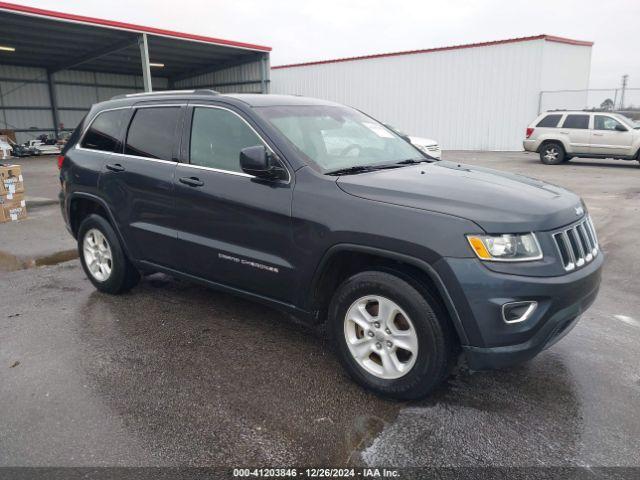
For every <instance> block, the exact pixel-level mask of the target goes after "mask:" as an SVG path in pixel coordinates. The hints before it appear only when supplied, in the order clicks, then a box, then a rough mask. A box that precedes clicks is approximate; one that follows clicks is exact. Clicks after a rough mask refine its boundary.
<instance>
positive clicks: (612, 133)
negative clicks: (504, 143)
mask: <svg viewBox="0 0 640 480" xmlns="http://www.w3.org/2000/svg"><path fill="white" fill-rule="evenodd" d="M523 145H524V149H525V150H526V151H528V152H536V153H539V154H540V160H541V161H542V163H545V164H547V165H558V164H560V163H562V162H565V161H567V160H570V159H571V158H573V157H587V158H615V159H620V160H639V161H640V156H639V155H640V124H638V123H636V122H634V121H633V120H631V119H630V118H628V117H625V116H624V115H620V114H618V113H611V112H591V111H550V112H546V113H543V114H541V115H539V116H538V117H537V118H536V119H535V120H534V121H533V123H531V125H529V126H528V127H527V131H526V138H525V140H524V142H523Z"/></svg>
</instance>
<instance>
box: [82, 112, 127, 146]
mask: <svg viewBox="0 0 640 480" xmlns="http://www.w3.org/2000/svg"><path fill="white" fill-rule="evenodd" d="M126 118H127V109H119V110H108V111H106V112H101V113H99V114H98V115H97V116H96V117H95V118H94V119H93V121H92V122H91V126H89V129H88V130H87V132H86V133H85V134H84V137H83V138H82V143H81V144H80V146H81V147H82V148H87V149H89V150H100V151H102V152H120V151H121V150H122V142H121V140H120V139H121V137H122V130H123V126H124V122H125V121H126ZM74 133H75V132H74ZM69 143H71V142H69Z"/></svg>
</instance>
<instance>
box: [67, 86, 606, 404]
mask: <svg viewBox="0 0 640 480" xmlns="http://www.w3.org/2000/svg"><path fill="white" fill-rule="evenodd" d="M59 163H60V168H61V171H60V179H61V184H62V192H61V197H60V198H61V206H62V211H63V214H64V217H65V219H66V222H67V224H68V228H69V230H70V232H71V234H72V235H73V236H74V237H75V238H76V239H77V241H78V249H79V252H80V258H81V261H82V266H83V268H84V270H85V272H86V274H87V276H88V278H89V280H91V282H93V284H94V285H95V286H96V288H98V289H99V290H101V291H103V292H107V293H120V292H123V291H126V290H128V289H131V288H132V287H133V286H134V285H135V284H136V283H137V281H138V279H139V278H140V274H144V273H150V272H165V273H168V274H171V275H174V276H176V277H181V278H185V279H188V280H191V281H195V282H200V283H202V284H205V285H209V286H211V287H213V288H218V289H222V290H225V291H227V292H232V293H234V294H238V295H242V296H244V297H248V298H251V299H254V300H256V301H258V302H263V303H266V304H268V305H271V306H274V307H276V308H279V309H281V310H283V311H285V312H288V313H290V314H293V315H295V316H296V317H298V318H300V319H303V320H305V321H307V322H310V323H313V324H319V323H326V324H327V327H328V328H327V330H328V331H329V332H330V334H331V336H332V339H333V342H334V344H335V346H336V351H337V354H338V356H339V358H340V360H341V362H342V364H343V365H344V367H345V368H346V370H347V371H348V372H349V373H350V374H351V376H352V377H353V378H354V379H355V380H356V381H358V382H359V383H360V384H362V385H364V386H366V387H368V388H370V389H372V390H374V391H375V392H378V393H380V394H383V395H387V396H391V397H396V398H403V399H408V398H416V397H420V396H424V395H426V394H427V393H429V392H430V391H432V390H433V389H434V388H435V387H436V386H437V385H439V384H440V383H441V381H442V380H443V379H444V378H445V377H446V375H447V373H448V371H449V369H450V367H451V365H452V363H453V362H454V359H455V358H456V356H457V355H458V354H459V353H461V352H462V353H464V355H465V356H466V358H467V360H468V363H469V365H470V367H471V368H472V369H485V368H498V367H502V366H506V365H511V364H514V363H518V362H522V361H526V360H528V359H531V358H532V357H533V356H535V355H536V354H537V353H538V352H540V351H541V350H543V349H545V348H547V347H549V346H550V345H551V344H553V343H554V342H556V341H557V340H558V339H559V338H561V337H562V336H563V335H564V334H566V333H567V332H568V331H569V330H570V329H571V328H572V327H573V326H574V325H575V323H576V322H577V320H578V318H579V316H580V315H581V314H582V313H583V312H584V311H585V310H586V309H587V308H588V307H589V306H590V305H591V303H592V302H593V301H594V299H595V297H596V294H597V292H598V287H599V284H600V273H601V267H602V263H603V255H602V252H601V251H600V248H599V245H598V240H597V237H596V232H595V229H594V226H593V223H592V222H591V219H590V217H589V215H588V213H587V211H586V207H585V205H584V203H583V202H582V201H581V200H580V198H579V197H578V196H576V195H575V194H573V193H571V192H569V191H567V190H564V189H562V188H559V187H556V186H553V185H549V184H546V183H543V182H540V181H537V180H532V179H529V178H525V177H521V176H517V175H510V174H505V173H501V172H497V171H493V170H488V169H483V168H477V167H473V166H469V165H461V164H458V163H455V162H446V161H435V159H433V158H430V157H429V156H428V155H426V154H424V153H423V152H421V151H420V150H418V149H416V148H415V147H413V146H412V145H411V144H410V143H409V142H407V141H406V140H405V139H403V138H402V137H400V136H399V135H398V134H397V133H395V132H394V131H392V130H390V129H388V128H386V127H385V126H384V125H383V124H381V123H379V122H378V121H376V120H374V119H372V118H371V117H369V116H367V115H365V114H363V113H361V112H359V111H357V110H354V109H351V108H348V107H345V106H343V105H338V104H335V103H330V102H326V101H320V100H315V99H310V98H302V97H295V96H277V95H219V94H217V93H216V92H213V91H209V90H206V91H182V92H161V93H155V94H136V95H129V96H123V97H118V98H115V99H113V100H111V101H108V102H104V103H101V104H98V105H95V106H94V107H93V108H92V109H91V111H90V112H89V114H88V115H87V117H86V118H85V119H84V120H83V121H82V123H81V124H80V126H79V127H78V128H77V129H76V131H75V132H74V134H73V136H72V138H71V139H70V141H69V142H68V144H67V147H66V149H65V151H64V154H63V155H62V156H61V158H60V161H59ZM131 301H135V297H132V298H131Z"/></svg>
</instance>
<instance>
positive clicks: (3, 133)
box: [0, 130, 18, 143]
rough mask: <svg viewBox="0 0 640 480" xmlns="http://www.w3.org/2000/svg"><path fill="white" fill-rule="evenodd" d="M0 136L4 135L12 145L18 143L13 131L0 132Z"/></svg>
mask: <svg viewBox="0 0 640 480" xmlns="http://www.w3.org/2000/svg"><path fill="white" fill-rule="evenodd" d="M0 135H6V136H7V137H8V138H9V139H10V140H11V141H12V142H13V143H18V141H17V140H16V132H15V131H13V130H0Z"/></svg>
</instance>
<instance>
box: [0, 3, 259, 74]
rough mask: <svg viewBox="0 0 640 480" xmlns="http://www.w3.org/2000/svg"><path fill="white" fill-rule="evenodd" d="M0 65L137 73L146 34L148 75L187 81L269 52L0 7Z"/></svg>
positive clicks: (196, 37)
mask: <svg viewBox="0 0 640 480" xmlns="http://www.w3.org/2000/svg"><path fill="white" fill-rule="evenodd" d="M0 25H2V27H1V28H0V45H3V46H10V47H13V48H15V52H5V51H0V63H2V64H7V65H21V66H31V67H43V68H47V69H48V70H51V71H57V70H66V69H74V70H88V71H96V72H111V73H126V74H139V73H140V50H139V47H138V44H137V39H138V37H139V36H140V34H142V33H145V34H147V38H148V43H149V56H150V61H151V62H154V63H162V64H164V67H163V68H153V69H152V73H153V76H158V77H174V78H177V77H179V78H187V77H188V76H190V75H191V76H193V75H197V74H199V73H200V72H201V71H205V70H206V69H208V68H210V67H211V66H212V65H214V64H215V65H220V66H225V65H228V66H232V65H234V64H237V63H243V62H244V61H245V60H246V61H250V60H251V59H252V58H253V59H256V58H258V57H259V56H261V55H264V54H265V53H267V52H269V51H270V50H271V48H270V47H265V46H262V45H253V44H249V43H243V42H235V41H231V40H224V39H220V38H212V37H206V36H202V35H193V34H188V33H181V32H173V31H170V30H164V29H159V28H153V27H144V26H140V25H134V24H130V23H123V22H116V21H112V20H104V19H99V18H93V17H86V16H80V15H73V14H69V13H62V12H54V11H51V10H44V9H40V8H34V7H28V6H24V5H16V4H12V3H7V2H0Z"/></svg>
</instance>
